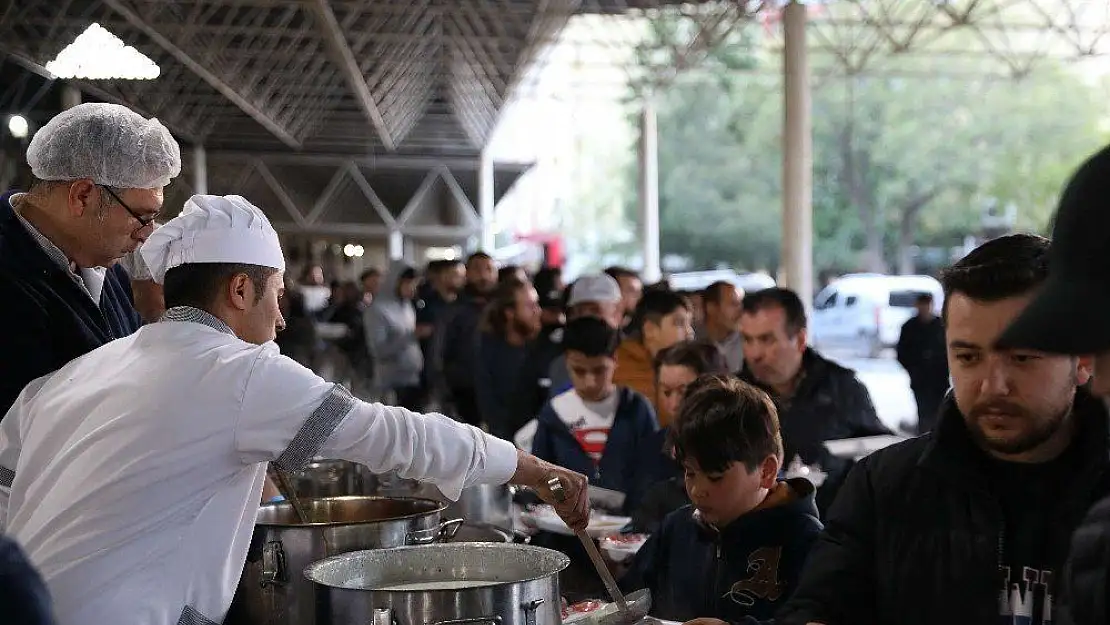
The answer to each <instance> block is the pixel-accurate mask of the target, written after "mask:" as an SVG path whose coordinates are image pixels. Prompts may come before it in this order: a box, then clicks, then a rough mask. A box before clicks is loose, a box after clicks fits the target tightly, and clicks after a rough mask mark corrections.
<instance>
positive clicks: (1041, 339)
mask: <svg viewBox="0 0 1110 625" xmlns="http://www.w3.org/2000/svg"><path fill="white" fill-rule="evenodd" d="M1108 314H1110V147H1106V148H1103V149H1102V151H1100V152H1099V153H1097V154H1095V155H1094V156H1092V157H1091V158H1090V159H1088V160H1087V161H1086V162H1085V163H1083V164H1082V165H1081V166H1080V167H1079V169H1078V170H1077V171H1076V172H1075V174H1073V175H1072V178H1071V180H1070V181H1069V182H1068V184H1067V186H1066V187H1065V189H1064V193H1063V195H1062V196H1061V197H1060V204H1059V207H1058V208H1057V211H1056V218H1055V223H1054V225H1053V228H1052V248H1051V250H1050V252H1049V276H1048V280H1047V281H1046V282H1045V285H1044V287H1043V288H1042V289H1041V291H1040V293H1039V294H1038V296H1037V298H1036V299H1035V300H1033V302H1032V303H1031V304H1030V305H1029V307H1028V308H1026V309H1025V311H1024V312H1023V313H1022V314H1021V315H1019V316H1018V318H1017V319H1016V320H1015V321H1014V322H1013V323H1012V324H1011V325H1010V327H1009V328H1007V329H1006V330H1005V331H1004V332H1003V333H1002V336H1001V337H1000V338H999V339H998V342H997V347H999V348H1002V349H1030V350H1036V351H1041V352H1047V353H1054V354H1069V355H1075V356H1079V355H1089V354H1093V355H1094V357H1095V358H1094V378H1093V379H1092V381H1091V384H1090V390H1091V391H1092V392H1093V393H1094V394H1095V395H1098V396H1100V397H1102V398H1103V401H1106V402H1107V403H1108V404H1110V319H1108V318H1107V315H1108ZM1108 482H1110V476H1104V479H1103V487H1104V490H1103V492H1102V493H1101V494H1105V493H1106V490H1105V487H1106V485H1107V483H1108ZM1070 555H1071V561H1070V562H1069V564H1068V565H1067V568H1066V570H1065V573H1064V587H1065V589H1066V593H1067V596H1066V599H1067V602H1066V605H1067V606H1068V616H1069V617H1070V620H1068V621H1064V620H1061V619H1060V618H1056V619H1055V621H1056V622H1073V623H1076V624H1087V623H1091V624H1094V623H1105V622H1107V617H1108V616H1110V614H1108V612H1107V609H1106V605H1107V604H1106V597H1107V593H1108V591H1110V587H1108V584H1107V582H1108V581H1110V498H1107V499H1103V500H1102V501H1100V502H1099V503H1097V504H1095V505H1094V507H1093V508H1092V509H1091V511H1090V512H1089V513H1088V515H1087V518H1086V519H1085V520H1084V521H1083V523H1082V524H1081V525H1080V526H1079V528H1078V529H1077V530H1076V532H1075V534H1074V535H1073V536H1072V545H1071V552H1070Z"/></svg>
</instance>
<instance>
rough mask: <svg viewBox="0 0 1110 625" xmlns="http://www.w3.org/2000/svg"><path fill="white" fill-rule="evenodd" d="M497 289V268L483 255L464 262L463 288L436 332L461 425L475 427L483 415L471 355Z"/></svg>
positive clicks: (441, 362)
mask: <svg viewBox="0 0 1110 625" xmlns="http://www.w3.org/2000/svg"><path fill="white" fill-rule="evenodd" d="M495 288H497V265H496V264H495V263H494V261H493V257H492V256H490V255H489V254H486V253H485V252H475V253H474V254H471V255H470V258H467V259H466V287H465V288H464V290H463V292H462V294H461V295H459V297H458V299H456V300H455V302H454V303H453V304H452V305H451V307H450V309H448V310H447V311H446V312H445V313H444V314H443V319H442V321H440V322H439V324H442V325H440V327H437V329H436V331H435V337H436V338H435V340H436V346H437V353H438V355H439V356H438V358H436V361H437V362H436V364H437V365H438V366H439V367H440V368H441V370H442V372H443V383H444V385H445V386H446V387H447V389H448V391H449V393H450V395H451V402H452V403H453V404H454V405H455V413H456V415H457V416H458V417H459V419H461V420H462V421H463V422H464V423H468V424H470V425H478V424H479V423H481V421H482V415H481V413H480V412H479V410H478V398H477V396H476V395H475V394H474V367H475V364H476V363H475V357H474V354H475V352H476V351H477V349H478V325H479V324H480V323H481V320H482V311H483V310H485V307H486V304H488V303H489V298H490V295H491V294H492V293H493V290H494V289H495Z"/></svg>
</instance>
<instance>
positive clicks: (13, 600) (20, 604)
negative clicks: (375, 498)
mask: <svg viewBox="0 0 1110 625" xmlns="http://www.w3.org/2000/svg"><path fill="white" fill-rule="evenodd" d="M0 623H4V624H5V625H53V623H54V617H53V616H52V614H51V609H50V594H49V593H48V592H47V590H46V584H44V583H43V581H42V577H41V576H39V574H38V572H37V571H35V569H34V567H32V566H31V563H30V562H29V561H28V560H27V556H25V555H23V550H21V549H20V548H19V545H17V544H16V543H15V541H13V540H12V539H10V538H7V537H4V536H0Z"/></svg>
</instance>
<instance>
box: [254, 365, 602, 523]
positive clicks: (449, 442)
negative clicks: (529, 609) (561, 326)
mask: <svg viewBox="0 0 1110 625" xmlns="http://www.w3.org/2000/svg"><path fill="white" fill-rule="evenodd" d="M235 418H236V419H237V420H238V421H237V424H236V428H235V448H236V450H237V452H238V453H239V455H240V458H241V459H242V461H243V462H245V463H251V464H253V463H257V462H275V463H276V464H278V466H280V467H281V468H283V469H286V470H288V471H295V470H298V469H300V468H301V467H303V466H304V465H305V464H307V463H308V462H309V461H311V460H312V459H313V458H315V457H327V458H341V459H344V460H351V461H353V462H358V463H360V464H364V465H366V466H367V467H369V468H370V469H371V470H372V471H374V472H375V473H388V472H393V471H396V472H397V473H398V474H399V475H400V476H401V477H405V478H410V479H417V480H421V481H425V482H432V483H434V484H436V486H438V487H439V489H440V490H441V491H442V492H443V494H444V495H446V496H447V497H450V498H451V499H458V497H459V495H460V493H461V492H462V489H463V488H466V487H468V486H473V485H475V484H503V483H506V482H510V481H512V482H514V483H517V484H521V485H524V486H528V487H530V488H532V489H533V490H535V491H536V492H537V493H538V494H539V496H540V497H541V498H543V499H544V500H545V501H548V502H550V503H553V504H556V510H557V511H558V512H559V514H560V515H561V516H562V517H563V519H564V520H565V521H566V522H567V524H568V525H570V526H571V527H575V528H581V527H584V526H585V525H586V522H587V521H588V520H589V519H588V517H589V503H588V498H587V493H586V478H585V477H584V476H582V475H579V474H577V473H574V472H572V471H568V470H566V469H562V468H560V467H556V466H555V465H552V464H550V463H547V462H544V461H542V460H539V459H538V458H535V457H533V456H532V455H531V454H527V453H524V452H519V451H518V450H517V449H516V446H515V445H513V444H512V443H510V442H508V441H504V440H501V439H499V438H496V437H493V436H490V435H488V434H486V433H484V432H482V431H481V430H479V429H477V428H475V427H472V426H469V425H465V424H463V423H459V422H457V421H455V420H453V419H450V418H448V417H445V416H443V415H439V414H423V415H422V414H417V413H414V412H411V411H408V410H405V409H404V408H398V407H393V406H386V405H383V404H377V403H374V404H372V403H367V402H364V401H361V400H359V399H356V398H354V397H352V396H351V394H350V393H349V392H347V390H346V389H344V388H343V387H342V386H339V385H336V384H332V383H330V382H327V381H326V380H324V379H322V378H320V377H319V376H317V375H316V374H315V373H313V372H312V371H310V370H308V369H306V368H304V367H302V366H301V365H300V364H298V363H296V362H295V361H293V360H291V359H289V358H286V357H284V356H281V355H280V354H278V353H277V351H276V350H274V349H272V348H262V349H261V350H260V352H259V355H258V357H257V359H256V361H255V363H254V367H253V369H252V372H251V375H250V379H249V381H248V383H247V386H246V389H245V392H244V394H243V401H242V404H241V406H240V411H239V414H238V415H236V417H235ZM552 477H559V478H561V479H562V481H563V483H564V488H565V489H566V491H567V497H566V501H565V502H564V503H557V502H555V500H554V498H553V496H552V493H551V491H550V489H549V488H548V486H547V483H548V480H549V479H550V478H552Z"/></svg>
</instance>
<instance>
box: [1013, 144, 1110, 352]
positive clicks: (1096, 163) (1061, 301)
mask: <svg viewBox="0 0 1110 625" xmlns="http://www.w3.org/2000/svg"><path fill="white" fill-rule="evenodd" d="M1048 272H1049V273H1048V280H1046V281H1045V283H1044V286H1042V287H1041V289H1040V291H1039V292H1038V294H1037V297H1036V298H1035V299H1034V300H1033V302H1032V303H1031V304H1030V305H1029V306H1028V307H1027V308H1026V309H1025V310H1024V311H1023V312H1022V313H1021V314H1020V315H1019V316H1018V318H1017V319H1016V320H1015V321H1014V322H1013V323H1012V324H1011V325H1010V327H1009V328H1007V329H1006V331H1005V332H1003V333H1002V336H1001V337H1000V338H999V339H998V342H997V346H998V347H1000V348H1025V349H1034V350H1037V351H1043V352H1049V353H1054V354H1071V355H1079V354H1095V353H1099V352H1103V351H1106V350H1110V147H1106V148H1103V150H1102V151H1101V152H1099V153H1098V154H1095V155H1094V156H1092V157H1091V158H1090V159H1088V160H1087V161H1086V162H1085V163H1083V164H1082V165H1081V166H1080V167H1079V169H1078V170H1076V172H1075V174H1074V175H1073V176H1072V178H1071V180H1070V181H1069V182H1068V184H1067V187H1065V188H1064V193H1063V195H1062V196H1061V197H1060V205H1059V207H1058V208H1057V209H1056V218H1055V223H1054V224H1053V227H1052V247H1051V248H1050V249H1049V261H1048Z"/></svg>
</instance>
